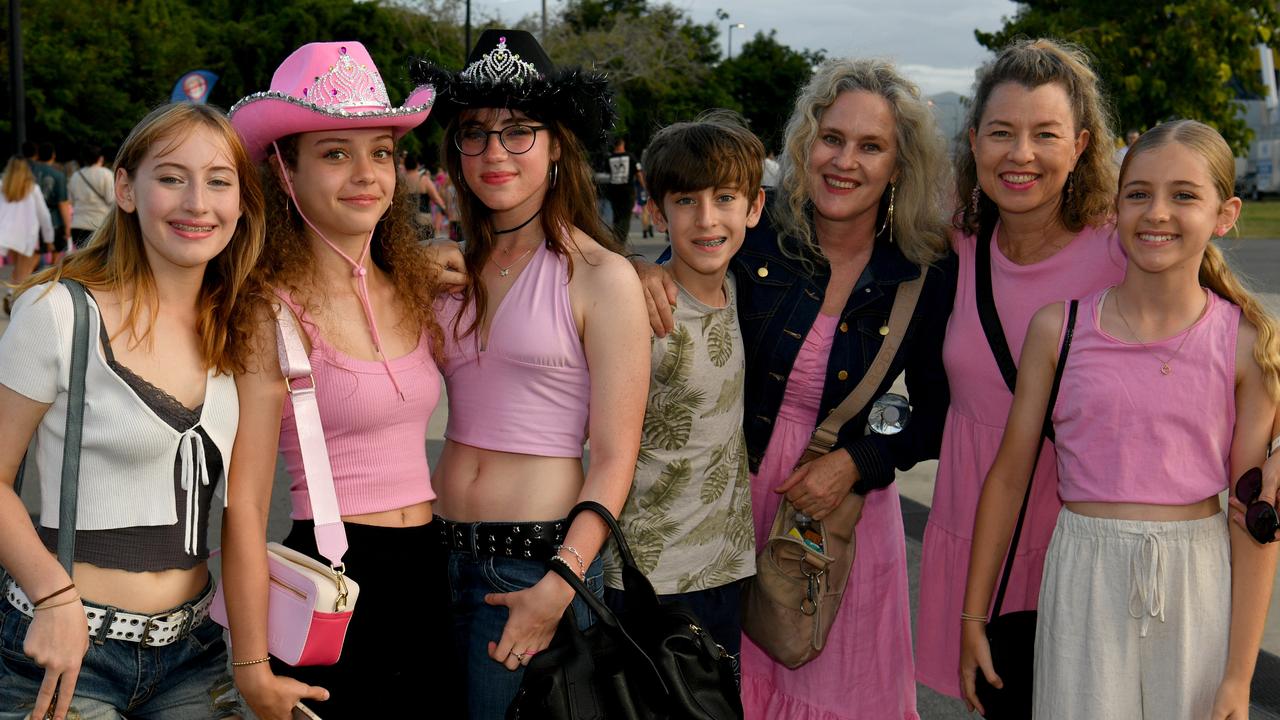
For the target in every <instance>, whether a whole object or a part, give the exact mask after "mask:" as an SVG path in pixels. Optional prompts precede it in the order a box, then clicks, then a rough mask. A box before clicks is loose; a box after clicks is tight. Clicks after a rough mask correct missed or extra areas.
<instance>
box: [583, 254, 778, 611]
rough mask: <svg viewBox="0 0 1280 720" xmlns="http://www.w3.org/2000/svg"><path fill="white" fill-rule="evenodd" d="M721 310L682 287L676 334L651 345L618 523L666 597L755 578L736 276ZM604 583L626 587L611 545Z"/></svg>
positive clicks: (639, 561) (727, 282)
mask: <svg viewBox="0 0 1280 720" xmlns="http://www.w3.org/2000/svg"><path fill="white" fill-rule="evenodd" d="M724 289H725V297H726V298H727V299H728V302H727V303H726V304H725V307H723V308H714V307H711V306H709V305H705V304H703V303H701V302H699V301H698V300H697V299H696V298H694V297H693V296H692V295H690V294H689V293H688V292H686V291H685V289H684V288H680V289H679V299H678V300H677V301H676V308H675V312H674V316H675V329H674V330H672V332H670V333H669V334H668V335H667V336H666V337H664V338H654V339H653V344H652V349H651V353H650V356H651V361H652V362H651V365H650V367H651V368H652V371H651V375H650V378H649V400H648V404H647V405H646V407H645V414H644V433H643V435H642V436H641V440H640V455H639V458H638V459H637V460H636V473H635V482H634V483H633V484H632V486H631V493H630V495H628V496H627V504H626V505H625V506H624V507H623V509H622V516H621V518H619V521H620V523H621V525H622V529H623V532H624V533H625V534H626V538H627V543H628V544H629V545H630V546H631V551H632V553H634V555H635V558H636V564H637V565H639V566H640V570H641V571H643V572H644V574H645V575H646V576H647V577H648V578H649V580H650V582H652V583H653V587H654V589H655V590H656V591H657V592H658V593H659V594H660V595H671V594H675V593H686V592H694V591H697V590H707V589H710V588H714V587H719V586H721V585H727V584H729V583H731V582H733V581H735V580H740V579H742V578H745V577H750V576H752V575H754V574H755V534H754V532H755V531H754V529H753V526H752V518H751V486H750V478H749V476H748V473H747V452H746V442H745V440H744V438H743V435H742V406H743V405H742V389H743V377H744V375H745V373H746V369H745V354H744V352H743V349H742V333H741V332H740V330H739V328H738V314H737V310H736V309H735V308H736V304H737V293H736V290H735V288H734V284H733V276H731V275H730V276H726V277H725V288H724ZM605 582H606V583H607V584H608V585H609V587H612V588H618V589H621V588H622V578H621V573H620V563H619V561H618V556H617V553H616V552H615V551H614V550H613V546H612V545H609V551H608V552H607V553H606V555H605Z"/></svg>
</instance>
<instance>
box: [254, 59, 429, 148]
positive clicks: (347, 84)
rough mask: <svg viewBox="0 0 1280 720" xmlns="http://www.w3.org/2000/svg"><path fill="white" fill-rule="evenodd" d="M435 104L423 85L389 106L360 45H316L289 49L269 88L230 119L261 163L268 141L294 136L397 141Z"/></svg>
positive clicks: (376, 72)
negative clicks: (351, 132)
mask: <svg viewBox="0 0 1280 720" xmlns="http://www.w3.org/2000/svg"><path fill="white" fill-rule="evenodd" d="M435 99H436V91H435V88H434V87H432V86H430V85H423V86H419V87H418V88H417V89H415V90H414V91H413V92H412V93H410V94H409V97H408V99H406V100H405V102H404V105H402V106H400V107H398V108H397V107H392V106H391V100H390V99H389V98H388V97H387V86H386V85H385V84H383V82H382V76H381V75H380V74H379V73H378V67H377V66H376V65H374V64H373V58H371V57H369V51H368V50H365V49H364V45H361V44H360V43H358V42H355V41H349V42H318V43H309V44H307V45H303V46H302V47H300V48H298V49H297V50H294V51H293V53H292V54H291V55H289V57H287V58H285V59H284V62H282V63H280V67H278V68H276V72H275V75H272V76H271V89H270V90H267V91H266V92H258V93H254V94H252V95H249V96H246V97H245V98H243V99H241V100H240V102H238V103H236V104H235V105H233V106H232V107H231V112H230V116H231V124H232V125H234V126H235V128H236V130H237V131H239V133H240V137H241V138H243V139H244V144H245V147H246V148H248V150H249V154H250V155H252V156H253V158H254V160H256V161H259V162H261V161H262V160H265V159H266V157H267V148H268V147H270V146H271V143H272V142H275V141H276V140H279V139H280V138H282V137H285V136H286V135H293V134H296V133H304V132H316V131H320V130H341V129H351V128H364V127H389V128H392V129H393V132H394V133H395V137H396V139H397V140H398V139H399V138H400V136H401V135H404V134H405V133H406V132H408V131H410V130H412V129H413V128H415V127H417V126H418V125H421V124H422V122H423V121H424V120H426V119H427V114H428V113H430V112H431V106H432V104H433V103H435Z"/></svg>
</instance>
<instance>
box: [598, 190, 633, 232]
mask: <svg viewBox="0 0 1280 720" xmlns="http://www.w3.org/2000/svg"><path fill="white" fill-rule="evenodd" d="M605 192H606V193H607V195H606V196H607V197H608V198H609V206H610V207H611V208H613V234H614V235H616V236H617V237H618V242H620V243H622V245H623V247H626V245H627V235H629V234H630V233H631V210H632V209H633V208H634V207H635V205H636V193H635V190H633V189H632V188H631V186H630V185H609V186H608V190H606V191H605Z"/></svg>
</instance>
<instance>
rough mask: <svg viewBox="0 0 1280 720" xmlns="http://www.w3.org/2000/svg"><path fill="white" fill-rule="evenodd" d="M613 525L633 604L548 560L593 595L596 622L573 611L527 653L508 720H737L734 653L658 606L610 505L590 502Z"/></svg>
mask: <svg viewBox="0 0 1280 720" xmlns="http://www.w3.org/2000/svg"><path fill="white" fill-rule="evenodd" d="M584 510H585V511H589V512H594V513H595V514H597V515H599V516H600V517H601V518H602V519H604V521H605V523H606V524H608V526H609V529H610V530H611V531H612V532H613V541H614V542H615V543H617V548H618V555H619V556H620V557H621V558H622V564H623V567H622V582H623V587H624V589H625V591H626V592H625V598H626V604H627V606H626V609H625V610H624V611H623V612H621V613H617V614H615V613H614V612H612V611H611V610H610V609H609V608H608V607H606V606H605V604H604V603H603V602H601V601H600V600H599V599H598V598H596V596H595V595H593V594H592V593H591V591H590V590H588V589H587V586H586V585H584V584H583V583H582V581H581V580H580V579H578V576H577V575H576V574H574V572H573V571H572V570H570V569H569V567H568V566H567V565H565V564H563V563H559V562H551V563H549V566H550V567H551V569H552V570H554V571H556V572H557V573H558V574H559V575H560V576H561V577H562V578H564V579H565V582H567V583H569V584H570V585H571V586H572V587H573V589H574V591H576V592H577V594H578V596H579V597H581V598H582V599H583V600H585V601H586V603H587V605H588V606H589V607H590V608H591V610H592V612H594V613H595V614H596V617H597V621H596V623H595V624H594V625H592V626H591V627H590V628H588V629H586V630H579V629H578V626H577V623H576V622H575V619H574V616H573V609H572V608H569V609H567V610H565V614H564V617H563V618H561V620H560V625H559V627H558V628H557V629H556V634H555V637H554V638H553V639H552V641H551V645H550V646H549V647H548V648H547V649H545V650H543V651H542V652H540V653H538V654H537V655H536V656H534V658H533V659H532V660H530V661H529V665H528V667H526V668H525V671H524V679H523V681H522V682H521V685H520V690H519V692H518V693H517V694H516V697H515V700H513V701H512V703H511V706H510V707H509V708H508V709H507V720H686V719H687V720H738V719H740V718H741V717H742V701H741V698H740V697H739V695H738V684H737V680H736V679H735V677H734V671H733V661H732V659H731V658H730V656H729V654H728V653H727V652H725V650H724V648H722V647H720V646H719V645H717V644H716V642H715V641H714V640H713V639H712V638H711V636H710V635H709V634H708V633H707V632H706V631H705V630H703V629H702V627H701V626H700V622H699V620H698V618H697V617H696V616H695V615H694V614H693V612H692V611H690V610H689V609H688V608H687V607H684V606H682V605H679V604H673V605H660V604H659V603H658V596H657V594H656V593H655V592H654V590H653V585H651V584H650V583H649V580H648V579H647V578H646V577H645V576H644V574H643V573H642V572H640V570H639V569H638V568H637V567H636V564H635V560H634V559H633V558H632V555H631V549H630V548H629V547H627V542H626V539H625V538H624V537H623V535H622V530H621V528H619V527H618V523H617V521H616V520H614V518H613V515H612V514H611V513H610V512H609V510H608V509H607V508H605V507H604V506H603V505H600V504H599V503H595V502H590V501H588V502H582V503H579V504H578V505H577V506H575V507H574V508H573V510H572V511H570V513H569V517H568V521H567V522H569V523H572V522H573V518H574V517H575V516H576V515H577V514H578V513H580V512H582V511H584Z"/></svg>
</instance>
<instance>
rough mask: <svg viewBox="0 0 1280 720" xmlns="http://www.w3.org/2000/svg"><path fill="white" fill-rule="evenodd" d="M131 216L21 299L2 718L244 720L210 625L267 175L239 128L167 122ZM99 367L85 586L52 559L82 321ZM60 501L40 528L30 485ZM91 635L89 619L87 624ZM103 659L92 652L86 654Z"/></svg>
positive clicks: (130, 149) (1, 501)
mask: <svg viewBox="0 0 1280 720" xmlns="http://www.w3.org/2000/svg"><path fill="white" fill-rule="evenodd" d="M114 175H115V196H114V200H115V207H114V209H113V210H112V212H111V214H110V215H109V216H108V218H107V220H106V222H105V224H104V225H103V226H102V227H101V228H99V229H98V230H97V231H96V232H95V233H94V235H93V237H92V238H91V240H90V241H89V243H88V245H87V246H86V247H83V248H82V249H80V250H79V251H78V252H76V253H75V254H73V255H68V256H67V257H66V258H65V259H64V260H63V261H62V263H61V264H59V265H58V266H55V267H54V268H51V269H49V270H46V271H45V272H43V273H40V274H39V275H37V276H35V277H33V278H31V279H30V280H29V281H28V282H27V283H25V284H24V285H23V286H22V287H21V288H19V293H20V294H19V298H18V301H17V304H16V307H15V308H14V314H13V319H12V322H11V323H10V325H9V327H8V329H7V330H6V331H5V332H4V334H3V336H0V565H3V566H4V568H5V569H7V570H8V572H9V573H10V574H11V578H10V579H9V580H6V581H5V582H4V585H3V588H2V589H0V593H2V594H3V597H2V598H0V718H4V719H5V720H17V719H18V718H26V717H29V716H30V717H36V718H46V717H52V718H57V719H59V720H61V718H64V717H95V718H96V717H103V718H105V717H123V716H125V715H127V716H128V717H135V718H165V719H166V720H169V719H171V718H172V719H175V720H186V719H190V720H196V719H197V718H199V719H207V718H224V717H237V716H238V715H239V712H240V708H239V701H238V699H237V698H236V694H235V691H234V688H233V687H232V684H231V677H230V674H229V673H228V672H227V668H226V662H227V654H226V645H225V644H224V643H223V640H222V629H221V628H220V627H218V626H217V624H215V623H214V622H213V621H212V620H210V619H209V617H208V607H209V602H210V599H211V596H212V587H211V585H210V583H209V571H208V568H207V565H206V562H205V561H206V559H207V558H208V552H209V551H208V546H207V541H206V535H207V528H208V522H209V521H208V517H209V509H210V505H211V501H212V497H213V494H214V492H215V491H216V490H217V489H218V484H219V482H220V481H221V480H222V478H223V477H224V476H225V469H226V467H227V466H228V464H229V463H230V461H231V458H232V456H231V449H232V440H233V438H234V437H235V434H236V423H237V418H238V406H237V403H236V387H235V383H234V380H233V379H232V374H233V373H239V372H241V371H243V370H244V368H245V366H246V363H247V360H248V358H247V357H246V355H247V352H246V350H247V348H248V344H247V339H248V337H249V336H250V334H251V333H252V331H253V327H252V318H253V315H254V308H255V307H261V306H262V304H263V303H262V300H263V299H264V294H263V293H262V292H261V291H260V290H255V289H254V288H259V287H260V286H257V285H256V284H255V283H254V282H253V281H252V280H251V279H249V273H250V270H251V269H252V267H253V265H254V263H255V262H256V260H257V258H258V254H259V252H260V251H261V249H262V242H263V228H264V219H263V197H262V190H261V188H260V186H259V184H258V180H257V174H256V169H255V168H254V166H253V163H252V161H251V160H250V159H249V156H248V155H247V154H246V153H245V150H244V147H243V146H242V145H241V143H240V139H239V138H238V137H237V136H236V133H235V131H234V130H233V129H232V128H231V126H230V124H228V122H227V119H226V117H224V116H223V115H222V113H221V112H220V111H218V110H216V109H212V108H210V107H208V106H204V105H193V104H190V103H183V104H177V105H168V106H165V107H161V108H159V109H157V110H155V111H153V112H152V113H151V114H150V115H148V116H147V117H146V118H144V119H143V120H142V122H140V123H139V124H138V126H137V127H135V128H134V129H133V131H132V132H131V133H130V134H129V137H128V138H127V139H126V140H125V142H124V144H123V146H122V147H121V148H120V152H119V155H118V156H117V158H116V163H115V168H114ZM60 278H67V279H72V280H76V281H78V282H79V283H80V284H81V285H83V286H84V287H85V289H86V290H87V291H88V293H89V297H88V317H87V320H88V328H89V357H88V364H87V366H86V370H85V376H86V377H85V400H84V427H83V436H82V442H81V454H80V472H79V493H78V495H79V502H78V507H77V514H76V545H75V563H74V566H73V571H72V573H71V575H70V576H68V575H67V573H66V572H65V571H64V569H63V567H62V566H61V564H59V562H58V559H57V558H56V557H55V555H54V554H53V551H54V548H56V545H57V535H58V531H57V529H56V528H57V525H58V520H59V517H58V513H59V511H58V508H59V503H60V500H61V498H60V496H59V483H60V475H61V466H62V458H63V452H64V451H63V446H62V442H63V437H64V429H65V426H66V421H67V413H68V409H69V408H68V400H69V398H68V383H69V381H70V367H69V365H70V358H71V348H72V338H73V335H74V333H73V325H74V311H73V306H72V297H71V294H70V291H68V289H67V288H66V287H64V286H63V285H61V284H59V283H58V280H59V279H60ZM33 434H34V435H35V437H36V441H37V442H36V450H35V451H34V452H33V453H32V454H31V455H30V456H29V457H28V458H27V463H26V470H27V474H26V481H27V483H28V484H32V483H34V482H36V481H37V480H38V482H39V485H40V490H41V500H42V501H41V508H40V521H39V527H37V528H33V527H32V524H31V520H30V518H29V516H28V515H27V510H26V508H25V507H24V506H23V503H22V501H21V500H20V499H19V498H18V496H17V495H16V494H15V493H14V492H13V481H14V477H15V474H16V472H17V470H18V467H19V463H20V462H21V461H22V457H23V453H24V452H25V451H26V449H27V443H28V441H29V440H30V439H31V438H32V435H33ZM86 620H87V622H86ZM86 650H87V652H86Z"/></svg>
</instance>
